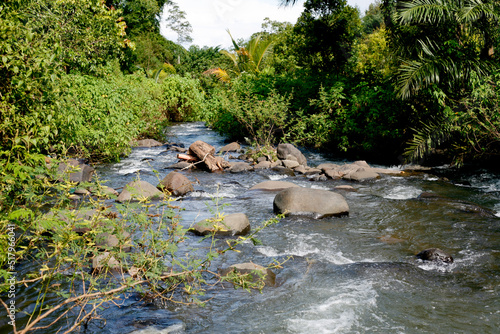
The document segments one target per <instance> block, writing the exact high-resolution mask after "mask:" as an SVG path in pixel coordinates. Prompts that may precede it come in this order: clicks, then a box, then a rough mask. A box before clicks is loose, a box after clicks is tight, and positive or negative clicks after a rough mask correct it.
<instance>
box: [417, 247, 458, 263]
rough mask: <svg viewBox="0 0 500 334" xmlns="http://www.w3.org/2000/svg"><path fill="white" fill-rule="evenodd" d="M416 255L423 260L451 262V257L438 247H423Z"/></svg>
mask: <svg viewBox="0 0 500 334" xmlns="http://www.w3.org/2000/svg"><path fill="white" fill-rule="evenodd" d="M417 257H418V258H419V259H421V260H423V261H434V262H444V263H453V257H451V255H449V254H448V253H446V252H444V251H442V250H441V249H439V248H429V249H425V250H423V251H421V252H420V253H418V254H417Z"/></svg>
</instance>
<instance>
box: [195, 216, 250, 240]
mask: <svg viewBox="0 0 500 334" xmlns="http://www.w3.org/2000/svg"><path fill="white" fill-rule="evenodd" d="M191 231H192V232H193V233H195V234H197V235H207V234H212V233H214V232H215V234H216V235H245V234H248V232H250V221H249V220H248V217H247V215H245V214H244V213H232V214H229V215H227V216H225V217H224V218H223V220H222V221H220V222H219V221H216V222H214V221H212V220H211V219H205V220H202V221H200V222H198V223H196V224H195V225H194V226H193V228H192V230H191Z"/></svg>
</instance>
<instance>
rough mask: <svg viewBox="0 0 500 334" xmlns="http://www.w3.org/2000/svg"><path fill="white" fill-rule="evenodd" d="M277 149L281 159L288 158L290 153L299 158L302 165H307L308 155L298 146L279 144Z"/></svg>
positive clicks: (298, 160)
mask: <svg viewBox="0 0 500 334" xmlns="http://www.w3.org/2000/svg"><path fill="white" fill-rule="evenodd" d="M276 151H277V154H278V158H279V159H281V160H283V159H286V157H287V156H288V155H292V156H294V157H295V158H296V159H297V162H298V163H299V164H300V165H302V166H307V159H306V157H305V156H304V155H303V154H302V152H300V151H299V149H298V148H296V147H295V146H293V145H292V144H279V145H278V147H277V148H276Z"/></svg>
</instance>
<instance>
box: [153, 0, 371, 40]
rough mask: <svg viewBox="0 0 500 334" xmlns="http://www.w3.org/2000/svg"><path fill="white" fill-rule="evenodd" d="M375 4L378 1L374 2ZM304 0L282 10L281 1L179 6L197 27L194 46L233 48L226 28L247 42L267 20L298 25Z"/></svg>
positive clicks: (363, 3) (366, 0)
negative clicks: (267, 18)
mask: <svg viewBox="0 0 500 334" xmlns="http://www.w3.org/2000/svg"><path fill="white" fill-rule="evenodd" d="M373 1H374V0H373ZM303 2H304V1H303V0H299V1H298V3H297V4H296V5H295V6H289V7H282V6H280V0H252V1H250V0H209V1H207V0H182V1H178V4H179V6H180V7H181V9H182V10H184V11H185V12H186V14H187V20H188V21H189V22H190V23H191V25H192V27H193V33H192V34H191V36H192V37H193V44H196V45H199V46H205V45H206V46H217V45H220V46H222V47H223V48H225V47H228V46H230V44H231V40H230V38H229V35H228V34H227V32H226V29H229V30H230V31H231V34H232V35H233V37H234V38H236V39H238V38H244V39H247V38H248V37H250V36H251V35H252V34H253V33H255V32H258V31H260V30H261V26H262V22H263V21H264V19H265V18H266V17H269V18H270V19H271V20H273V21H280V22H283V21H287V22H291V23H295V22H296V21H297V18H298V17H299V16H300V13H301V12H302V8H303V7H302V4H303ZM348 2H349V4H350V5H358V6H359V8H360V9H361V12H362V13H364V11H365V10H366V9H367V8H368V5H369V4H370V3H371V2H372V0H348ZM161 33H162V35H163V36H165V37H166V38H168V39H170V40H173V41H175V40H176V39H177V36H176V34H175V33H174V32H173V31H169V30H168V29H167V28H166V26H165V23H164V22H162V24H161Z"/></svg>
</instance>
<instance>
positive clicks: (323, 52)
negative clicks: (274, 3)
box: [294, 0, 361, 73]
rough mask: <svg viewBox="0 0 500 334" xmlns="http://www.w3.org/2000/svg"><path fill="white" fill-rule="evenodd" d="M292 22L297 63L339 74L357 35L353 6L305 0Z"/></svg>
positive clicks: (336, 0)
mask: <svg viewBox="0 0 500 334" xmlns="http://www.w3.org/2000/svg"><path fill="white" fill-rule="evenodd" d="M304 8H305V10H304V12H303V13H302V15H301V17H300V18H299V19H298V21H297V24H296V25H295V28H294V30H295V34H296V35H298V36H300V38H299V44H298V45H297V53H298V56H297V59H298V61H299V65H302V66H306V67H308V68H311V69H312V70H313V71H321V72H330V73H331V72H332V70H333V71H334V72H336V73H342V72H343V71H344V70H345V68H344V66H345V64H346V63H347V61H348V59H349V57H350V54H351V46H352V44H353V41H354V39H355V38H356V37H357V36H358V35H359V34H360V27H361V21H360V19H359V12H358V10H357V9H355V8H353V7H351V6H348V5H347V4H346V1H345V0H331V1H330V0H329V1H321V0H308V1H306V2H305V4H304Z"/></svg>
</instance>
